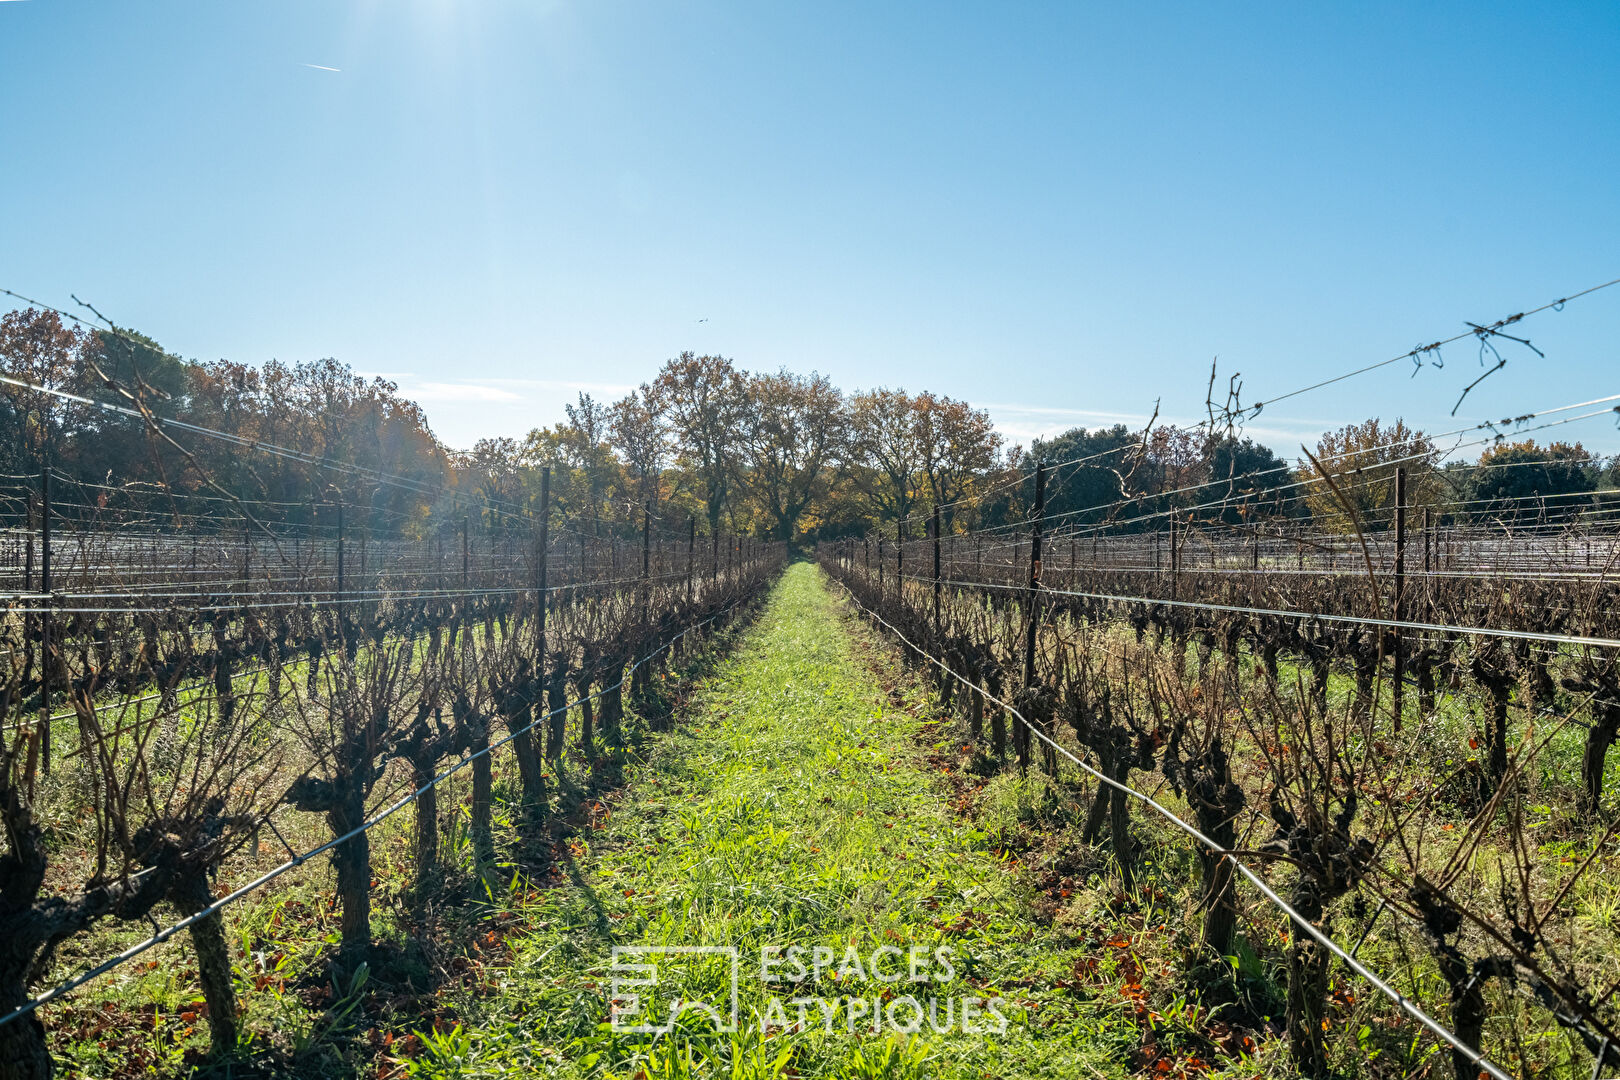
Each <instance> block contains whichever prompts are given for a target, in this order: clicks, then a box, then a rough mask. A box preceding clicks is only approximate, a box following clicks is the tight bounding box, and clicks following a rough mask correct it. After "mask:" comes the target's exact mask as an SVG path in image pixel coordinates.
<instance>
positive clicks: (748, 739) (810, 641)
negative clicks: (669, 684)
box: [405, 564, 1142, 1080]
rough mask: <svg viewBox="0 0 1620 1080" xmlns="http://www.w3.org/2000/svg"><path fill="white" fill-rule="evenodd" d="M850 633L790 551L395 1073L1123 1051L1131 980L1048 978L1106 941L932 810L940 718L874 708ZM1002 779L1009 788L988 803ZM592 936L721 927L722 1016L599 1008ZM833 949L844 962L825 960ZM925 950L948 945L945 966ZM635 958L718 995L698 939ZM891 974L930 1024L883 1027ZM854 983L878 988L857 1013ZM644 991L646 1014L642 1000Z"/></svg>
mask: <svg viewBox="0 0 1620 1080" xmlns="http://www.w3.org/2000/svg"><path fill="white" fill-rule="evenodd" d="M868 653H870V654H871V655H874V656H877V657H879V658H880V659H882V658H883V657H884V656H886V650H883V649H881V648H880V649H875V650H874V649H871V648H870V643H869V642H867V641H865V640H864V632H863V631H861V630H860V629H859V628H857V627H856V626H855V624H854V623H853V622H851V621H848V620H847V619H846V618H845V617H844V616H843V614H842V613H841V610H840V609H839V608H838V606H837V605H836V604H835V602H834V600H833V599H832V597H831V594H830V593H829V592H828V590H827V589H826V588H825V587H824V585H823V584H822V582H821V580H820V578H819V576H818V573H817V571H816V570H815V569H814V568H812V567H811V566H809V565H808V564H798V565H796V566H794V567H792V568H791V569H790V570H789V571H788V572H787V574H786V575H785V577H784V578H783V580H782V581H781V582H780V584H779V585H778V586H777V588H776V591H775V592H774V594H773V596H772V598H771V601H770V604H769V607H768V608H767V610H766V612H765V614H764V616H763V618H762V619H761V621H760V622H759V624H758V625H757V626H756V627H755V629H754V630H753V631H752V633H751V634H750V636H749V637H748V639H747V640H746V641H745V643H744V645H743V647H742V648H741V649H740V650H739V651H738V652H737V653H736V654H735V655H734V656H733V657H732V658H731V659H730V660H729V661H727V662H726V663H725V664H723V665H722V666H721V668H720V670H719V671H718V672H717V673H716V675H715V677H714V678H713V679H712V680H711V681H710V682H709V683H708V685H707V686H706V687H705V688H704V689H703V690H702V692H701V693H700V694H699V696H698V698H697V700H696V701H695V702H694V704H693V707H692V708H691V709H690V710H688V712H687V714H686V716H685V718H684V720H683V722H682V724H681V726H680V728H679V730H678V731H677V732H676V733H674V734H671V735H670V736H668V737H666V738H663V739H662V740H661V741H659V742H658V743H657V744H656V746H655V748H654V749H653V750H652V752H651V754H650V756H649V758H648V759H647V760H646V761H645V762H644V764H643V766H642V767H641V768H640V769H639V770H638V771H637V773H636V775H635V776H633V778H632V779H631V782H630V783H629V785H628V786H627V788H626V789H624V790H623V792H622V793H621V795H620V796H619V797H617V798H615V799H613V800H612V801H611V803H609V804H607V805H605V806H604V807H603V808H602V810H601V812H600V815H599V816H600V817H601V819H602V820H601V824H600V827H599V829H598V830H596V831H595V832H593V833H590V834H586V835H585V836H582V837H581V838H579V839H576V840H575V841H574V843H573V845H572V848H571V850H572V851H573V852H574V859H573V861H572V863H571V865H570V866H569V867H568V874H567V882H566V883H565V884H564V885H562V886H561V887H558V888H555V889H550V890H544V891H542V892H539V893H534V894H530V898H529V899H528V900H527V901H526V902H525V903H524V904H522V905H521V906H520V908H519V909H518V910H517V911H516V914H517V915H518V916H519V918H520V922H521V925H522V927H523V929H522V930H521V931H517V932H515V933H514V934H513V935H512V937H511V938H510V939H509V940H510V943H511V946H512V950H513V955H512V961H511V964H510V966H509V967H508V968H507V970H506V972H505V973H504V977H503V979H502V982H501V986H500V990H499V992H498V993H496V994H495V995H493V996H484V997H479V998H468V999H466V1000H464V1001H461V1002H458V1003H455V1006H454V1012H455V1014H456V1016H457V1017H458V1019H459V1023H458V1024H449V1023H443V1024H441V1025H440V1026H439V1029H438V1031H437V1032H436V1033H435V1032H431V1031H425V1032H421V1033H419V1035H418V1037H417V1038H416V1039H415V1040H412V1041H411V1042H410V1044H409V1046H408V1047H407V1048H406V1054H405V1056H408V1058H409V1069H410V1071H411V1074H412V1075H420V1076H444V1077H451V1076H493V1075H501V1074H504V1073H507V1072H513V1071H518V1070H521V1071H523V1072H524V1073H525V1074H526V1073H527V1072H528V1071H529V1070H535V1071H544V1072H547V1073H551V1074H556V1075H563V1076H581V1077H601V1078H603V1080H606V1078H609V1077H626V1078H629V1077H643V1076H644V1077H647V1078H649V1080H651V1078H656V1077H666V1076H669V1077H674V1076H689V1075H690V1076H725V1077H769V1076H800V1077H808V1076H825V1077H876V1076H886V1077H912V1076H915V1077H925V1076H926V1077H946V1076H961V1077H981V1076H998V1077H1025V1076H1028V1077H1035V1076H1073V1075H1076V1074H1077V1073H1084V1074H1090V1075H1098V1074H1101V1075H1123V1074H1125V1073H1127V1072H1130V1071H1134V1069H1133V1068H1132V1066H1133V1065H1135V1064H1137V1063H1138V1062H1139V1058H1138V1057H1137V1050H1138V1049H1139V1047H1140V1046H1141V1044H1142V1037H1141V1036H1142V1033H1141V1031H1140V1030H1139V1029H1138V1026H1137V1023H1136V1020H1135V1010H1134V1007H1133V1006H1132V1004H1131V1002H1130V1001H1128V1000H1126V999H1124V998H1122V997H1121V996H1119V995H1118V994H1117V993H1106V992H1105V993H1097V988H1096V987H1095V986H1091V987H1089V988H1087V987H1082V986H1081V985H1080V984H1081V980H1079V979H1073V978H1066V977H1068V976H1072V975H1073V974H1074V973H1075V971H1076V970H1077V969H1078V968H1079V967H1080V966H1081V964H1080V961H1082V960H1083V959H1084V958H1085V957H1088V956H1091V955H1093V954H1094V953H1096V952H1099V951H1100V952H1102V953H1106V954H1109V956H1108V957H1107V961H1108V965H1109V967H1110V968H1112V967H1117V966H1119V965H1120V963H1121V962H1123V961H1124V958H1125V956H1126V955H1127V954H1128V953H1129V951H1130V950H1129V949H1128V948H1123V947H1122V948H1107V947H1102V948H1100V949H1099V948H1084V947H1083V946H1084V942H1082V941H1081V940H1080V938H1079V937H1078V935H1077V934H1075V933H1074V932H1072V930H1065V929H1062V928H1061V927H1060V926H1059V925H1057V924H1056V923H1054V920H1053V918H1052V917H1051V912H1050V911H1047V912H1045V913H1044V914H1043V913H1041V912H1039V911H1037V910H1036V907H1035V901H1036V900H1037V899H1038V896H1037V894H1036V893H1035V892H1034V891H1033V890H1032V889H1031V888H1030V887H1029V886H1028V885H1027V883H1026V881H1025V875H1024V874H1023V873H1022V872H1021V871H1019V870H1017V869H1016V868H1015V866H1014V863H1013V861H1012V860H1011V859H1010V857H1008V856H1006V855H1005V854H998V853H997V852H998V851H1002V850H1003V849H1002V848H1001V845H1000V843H999V841H998V839H997V836H996V835H995V833H994V831H993V830H991V829H986V828H983V827H981V826H979V825H977V824H975V823H974V821H972V820H969V819H964V818H961V817H958V816H956V815H955V814H953V813H952V811H951V810H950V809H949V799H950V796H951V788H950V778H949V777H947V776H944V775H941V771H940V768H939V766H938V765H937V764H936V763H934V762H931V761H930V758H929V755H928V749H929V745H930V742H931V741H934V740H936V739H937V740H938V741H943V742H946V743H949V742H953V741H954V736H953V735H952V734H951V732H950V730H949V729H947V728H944V727H941V726H938V725H936V724H933V723H931V722H929V721H926V720H922V719H918V718H917V717H916V716H915V715H914V712H915V711H916V710H912V709H908V708H904V707H900V706H901V705H903V704H904V701H903V699H902V700H901V701H900V702H898V703H897V701H896V696H895V695H896V690H897V686H903V682H904V680H899V681H898V682H890V678H889V677H892V676H893V675H894V673H893V672H892V670H891V671H890V672H888V676H889V677H883V676H882V673H881V670H880V669H874V667H873V666H872V665H871V664H869V663H868V662H867V656H866V655H865V654H868ZM998 783H999V784H1000V785H1001V786H1002V787H1008V788H1019V789H1021V788H1022V785H1020V784H1018V783H1017V782H1015V781H1011V780H1002V781H998ZM1024 797H1026V796H1025V795H1021V794H1012V795H1010V796H1009V798H1010V800H1011V802H1010V803H1009V805H1011V803H1016V802H1017V801H1018V800H1019V799H1020V798H1024ZM617 945H633V946H676V945H679V946H694V945H710V946H713V945H721V946H733V947H735V948H737V950H738V951H739V954H740V957H741V959H740V979H739V988H740V995H739V998H740V1000H739V1005H740V1010H739V1021H740V1024H739V1030H737V1031H735V1032H717V1031H715V1029H714V1025H713V1024H712V1023H711V1022H710V1020H709V1018H708V1017H706V1016H700V1015H699V1014H697V1013H696V1012H694V1011H692V1010H687V1011H686V1012H685V1013H683V1014H682V1016H681V1020H680V1021H679V1023H678V1024H677V1025H676V1027H675V1029H674V1030H673V1031H670V1032H668V1033H664V1034H645V1033H629V1032H624V1031H616V1030H614V1029H613V1027H612V1025H610V1024H609V997H610V995H611V994H612V992H613V990H612V986H613V984H612V979H613V972H612V969H611V965H612V950H613V947H614V946H617ZM767 946H780V947H786V946H799V947H801V948H802V949H803V950H804V958H805V965H806V967H809V968H813V966H814V961H815V956H816V954H815V952H814V950H815V949H816V948H817V947H820V948H822V949H824V950H826V951H825V952H824V953H823V954H822V956H823V958H826V957H832V958H834V959H833V961H832V962H831V963H829V964H827V965H826V966H825V967H824V969H823V970H822V971H821V973H820V978H819V979H816V978H814V977H813V975H814V973H813V971H812V973H811V974H812V977H811V978H807V979H806V980H805V981H803V982H801V983H798V984H788V983H780V984H766V983H763V982H762V981H761V979H760V972H759V967H760V958H761V950H762V948H764V947H767ZM884 946H886V947H888V948H887V949H886V950H885V952H884V953H883V955H882V956H881V957H880V966H881V967H883V969H884V974H886V975H887V974H894V973H901V974H903V975H906V976H907V977H905V978H902V979H901V980H900V981H893V982H890V981H880V980H878V979H876V978H875V977H873V974H872V973H871V972H868V971H866V970H865V969H866V967H867V964H868V961H869V960H870V958H871V956H872V954H873V952H874V950H876V949H879V948H880V947H884ZM913 947H917V948H918V949H919V953H918V955H919V956H920V957H922V958H926V959H927V960H929V961H932V963H930V964H928V965H926V966H925V965H923V964H919V967H918V974H919V975H921V976H922V977H923V978H924V979H925V980H928V981H922V982H911V981H909V974H908V973H905V972H903V971H901V969H903V968H905V966H906V963H907V961H908V960H909V959H910V956H911V953H910V952H909V950H911V949H912V948H913ZM851 949H853V950H854V954H855V955H857V956H859V958H860V970H859V971H857V969H856V967H855V965H854V964H850V963H848V962H847V961H848V960H849V957H850V950H851ZM937 949H947V950H949V953H948V954H946V955H947V958H948V959H949V961H950V967H951V968H952V969H954V970H953V971H947V969H946V967H945V966H944V965H943V964H942V963H940V962H939V954H937V953H936V951H935V950H937ZM897 956H899V957H901V958H902V959H900V960H899V961H898V962H897V961H896V957H897ZM660 963H661V965H662V966H661V968H660V971H661V975H660V978H661V984H660V987H659V988H657V989H658V990H659V991H662V990H665V989H671V988H678V989H679V990H680V991H681V993H680V995H679V996H680V997H683V998H685V999H687V1000H695V999H703V1000H709V1001H716V1002H720V1003H724V1002H726V1001H727V1000H728V994H729V979H728V977H727V976H728V968H727V965H726V962H725V961H724V959H723V958H721V959H718V960H717V959H715V958H708V959H695V958H690V957H675V956H672V955H670V954H665V955H664V958H663V959H662V960H661V961H660ZM779 970H781V971H785V972H795V971H796V969H795V968H794V967H793V966H792V965H788V966H786V967H784V968H782V969H779ZM1100 974H1101V975H1103V976H1104V977H1105V979H1106V977H1107V976H1108V975H1109V974H1110V972H1107V971H1104V972H1101V973H1100ZM930 975H932V976H934V978H932V979H930ZM947 976H948V977H947ZM1066 983H1067V984H1072V985H1065V984H1066ZM907 995H910V996H911V997H913V998H915V999H917V1001H918V1002H919V1004H920V1005H922V1006H923V1008H924V1009H925V1010H926V1008H927V1007H928V1004H929V1003H930V1001H932V1002H933V1003H934V1007H935V1012H934V1013H933V1017H932V1020H933V1021H934V1022H935V1023H930V1019H929V1018H928V1017H927V1016H926V1014H925V1016H924V1018H923V1022H922V1027H921V1030H920V1031H917V1032H914V1033H907V1032H905V1031H904V1030H903V1029H905V1028H908V1027H911V1026H912V1021H913V1020H914V1018H915V1017H916V1015H917V1014H916V1012H915V1011H914V1010H913V1009H912V1008H911V1006H910V1005H909V1004H908V1003H905V1002H900V1003H899V1004H894V1003H895V1002H896V1001H897V1000H898V999H900V998H902V997H904V996H907ZM795 997H800V998H804V997H813V998H819V999H825V1001H826V1002H827V1005H826V1006H825V1008H830V1009H831V1010H832V1012H831V1021H830V1027H831V1030H830V1031H829V1030H828V1027H829V1021H828V1013H826V1012H824V1011H823V1008H824V1006H823V1005H822V1004H819V1003H817V1004H808V1005H806V1017H807V1019H808V1023H807V1024H806V1026H805V1030H789V1028H790V1027H791V1026H792V1025H794V1024H795V1022H796V1021H798V1019H799V1010H798V1007H797V1005H795V1004H794V1003H793V1001H792V999H793V998H795ZM964 998H968V999H980V1000H982V1001H986V1002H988V1001H989V1000H990V999H994V1000H995V1002H996V1004H995V1005H994V1011H995V1012H996V1013H999V1014H1000V1015H1002V1016H1004V1017H1005V1019H1006V1024H1005V1030H1004V1031H1001V1032H997V1031H996V1030H995V1028H996V1026H997V1025H996V1024H995V1022H994V1018H993V1016H992V1013H991V1011H990V1010H991V1006H990V1005H988V1004H983V1005H979V1006H978V1008H980V1009H981V1010H983V1012H982V1015H981V1018H980V1019H979V1021H978V1022H977V1023H976V1024H975V1025H974V1026H975V1027H977V1028H979V1029H980V1030H978V1031H976V1032H972V1033H969V1032H966V1031H964V1030H963V1029H964V1026H965V1025H964V1024H963V1014H962V1000H963V999H964ZM851 999H864V1000H865V1001H866V1002H867V1003H868V1004H867V1005H866V1006H864V1007H863V1006H861V1005H851V1004H850V1003H849V1002H850V1000H851ZM873 999H877V1001H878V1003H879V1005H880V1006H881V1007H882V1008H884V1009H885V1010H886V1012H885V1016H884V1018H883V1019H882V1020H881V1021H880V1022H879V1025H878V1026H879V1028H880V1030H879V1031H878V1032H876V1033H874V1031H873V1025H872V1018H871V1015H870V1012H869V1011H867V1010H869V1009H870V1008H871V1005H870V1003H871V1002H872V1001H873ZM891 1004H894V1009H893V1017H892V1020H891V1018H890V1016H889V1015H888V1010H889V1006H890V1005H891ZM657 1007H658V1008H659V1010H660V1012H659V1019H660V1020H661V1019H662V1018H663V1017H664V1016H666V1015H667V1013H666V1012H665V1011H663V1010H664V1009H665V1008H666V1007H667V1002H666V1001H664V1000H660V1001H659V1003H658V1005H657ZM947 1010H949V1018H950V1021H951V1022H950V1023H949V1024H947V1023H946V1020H947ZM722 1011H724V1005H723V1004H722ZM936 1024H937V1026H938V1027H943V1028H946V1029H947V1030H944V1031H938V1030H935V1026H936ZM852 1028H853V1030H851V1029H852Z"/></svg>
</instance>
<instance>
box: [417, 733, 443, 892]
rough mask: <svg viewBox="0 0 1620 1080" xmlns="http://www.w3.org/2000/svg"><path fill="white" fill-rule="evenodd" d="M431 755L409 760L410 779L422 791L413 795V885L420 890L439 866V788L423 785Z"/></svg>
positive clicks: (430, 775)
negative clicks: (414, 826)
mask: <svg viewBox="0 0 1620 1080" xmlns="http://www.w3.org/2000/svg"><path fill="white" fill-rule="evenodd" d="M433 765H434V762H433V761H432V759H427V760H415V761H412V762H411V768H412V775H411V779H412V782H413V783H415V784H416V786H417V787H418V788H419V789H422V794H420V795H418V796H417V797H416V889H417V891H418V893H421V892H424V891H425V890H426V888H427V887H428V883H429V882H431V881H432V880H433V877H434V875H435V874H437V873H438V869H439V788H438V786H437V785H434V786H432V787H426V786H425V785H427V784H428V782H429V781H430V780H432V779H433V776H434V773H433Z"/></svg>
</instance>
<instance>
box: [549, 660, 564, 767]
mask: <svg viewBox="0 0 1620 1080" xmlns="http://www.w3.org/2000/svg"><path fill="white" fill-rule="evenodd" d="M546 697H547V708H548V709H549V710H550V712H551V722H550V724H548V725H547V732H546V758H547V760H549V761H553V762H558V761H561V760H562V756H563V744H564V742H565V741H566V739H567V737H568V669H567V668H566V667H564V666H562V665H561V664H559V665H557V666H556V667H554V668H552V669H551V678H550V679H549V680H548V681H547V683H546Z"/></svg>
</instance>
